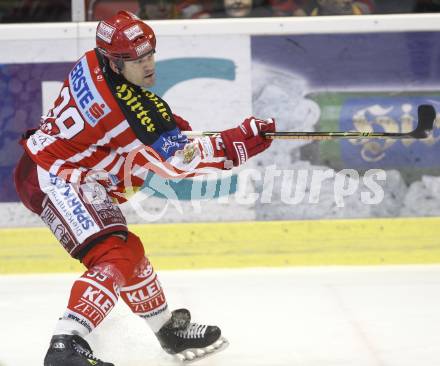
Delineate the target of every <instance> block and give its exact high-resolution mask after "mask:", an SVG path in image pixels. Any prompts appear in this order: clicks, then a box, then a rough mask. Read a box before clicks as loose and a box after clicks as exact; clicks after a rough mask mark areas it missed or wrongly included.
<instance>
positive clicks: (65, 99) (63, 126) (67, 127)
mask: <svg viewBox="0 0 440 366" xmlns="http://www.w3.org/2000/svg"><path fill="white" fill-rule="evenodd" d="M60 98H61V102H60V104H59V105H58V106H56V107H55V108H54V109H52V113H53V116H52V117H54V118H55V124H56V125H57V127H58V128H59V130H60V135H61V136H62V137H64V138H66V139H71V138H73V137H75V136H76V135H78V134H79V133H80V132H81V131H82V130H83V129H84V120H83V118H82V117H81V115H80V114H79V112H78V110H77V109H76V108H75V107H68V108H66V106H67V105H68V104H69V102H70V93H69V88H68V87H64V88H63V89H62V90H61V93H60Z"/></svg>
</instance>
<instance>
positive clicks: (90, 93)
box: [69, 56, 110, 126]
mask: <svg viewBox="0 0 440 366" xmlns="http://www.w3.org/2000/svg"><path fill="white" fill-rule="evenodd" d="M69 84H70V92H71V94H72V95H73V98H74V99H75V102H76V106H77V107H78V109H79V110H80V111H81V114H82V115H83V116H84V119H85V120H86V121H87V123H88V124H89V125H91V126H95V125H96V124H97V123H98V122H99V121H100V120H101V119H102V118H104V117H105V116H106V115H107V114H109V113H110V108H109V106H108V105H107V104H106V103H105V102H104V99H103V98H102V96H101V94H99V92H98V90H97V89H96V87H95V84H94V83H93V80H92V76H91V74H90V70H89V67H88V65H87V59H86V57H85V56H84V57H83V58H82V59H81V60H79V61H78V63H77V64H76V65H75V67H74V68H73V70H72V71H71V72H70V74H69Z"/></svg>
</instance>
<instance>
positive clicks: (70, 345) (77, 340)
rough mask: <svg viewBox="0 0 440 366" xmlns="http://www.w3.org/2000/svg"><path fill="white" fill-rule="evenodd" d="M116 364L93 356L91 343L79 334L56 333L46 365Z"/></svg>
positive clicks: (98, 365) (87, 365)
mask: <svg viewBox="0 0 440 366" xmlns="http://www.w3.org/2000/svg"><path fill="white" fill-rule="evenodd" d="M91 365H93V366H114V365H113V364H112V363H108V362H104V361H101V360H99V359H97V358H96V357H94V356H93V352H92V349H91V348H90V346H89V344H88V343H87V342H86V341H85V340H84V339H83V338H81V337H80V336H77V335H66V334H62V335H55V336H53V337H52V339H51V341H50V346H49V350H48V351H47V354H46V357H45V358H44V366H91Z"/></svg>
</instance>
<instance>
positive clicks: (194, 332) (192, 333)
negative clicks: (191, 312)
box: [175, 323, 208, 339]
mask: <svg viewBox="0 0 440 366" xmlns="http://www.w3.org/2000/svg"><path fill="white" fill-rule="evenodd" d="M207 328H208V326H207V325H202V324H197V323H191V324H190V325H188V327H187V328H186V329H184V330H179V331H177V332H176V333H175V334H176V335H177V336H178V337H181V338H187V339H191V338H203V336H204V335H205V332H206V329H207Z"/></svg>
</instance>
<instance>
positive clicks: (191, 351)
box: [174, 337, 229, 364]
mask: <svg viewBox="0 0 440 366" xmlns="http://www.w3.org/2000/svg"><path fill="white" fill-rule="evenodd" d="M228 346H229V342H228V340H227V339H226V338H224V337H220V338H219V339H217V340H216V341H215V342H214V343H213V344H211V345H210V346H208V347H205V348H188V349H187V350H185V351H183V352H180V353H177V354H175V355H174V356H175V357H176V359H178V360H179V361H180V362H182V363H185V364H187V363H192V362H196V361H198V360H201V359H202V358H205V357H208V356H212V355H213V354H215V353H217V352H220V351H223V350H224V349H225V348H226V347H228Z"/></svg>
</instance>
